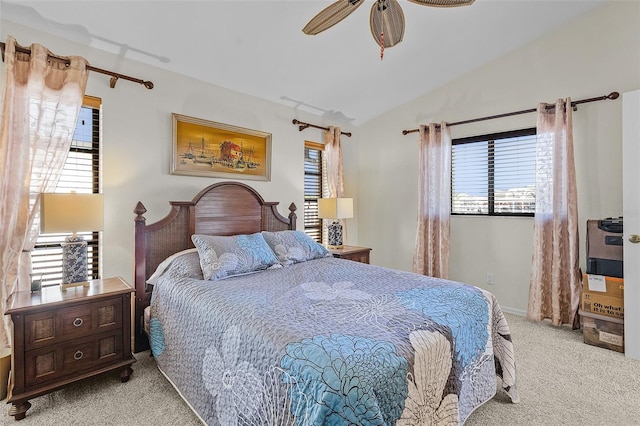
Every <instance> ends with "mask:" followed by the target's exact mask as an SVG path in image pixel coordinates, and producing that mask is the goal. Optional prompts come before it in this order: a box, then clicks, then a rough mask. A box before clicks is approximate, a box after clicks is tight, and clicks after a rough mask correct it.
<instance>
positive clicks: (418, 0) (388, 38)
mask: <svg viewBox="0 0 640 426" xmlns="http://www.w3.org/2000/svg"><path fill="white" fill-rule="evenodd" d="M409 1H410V2H412V3H415V4H419V5H422V6H433V7H457V6H468V5H470V4H472V3H473V2H474V1H475V0H409ZM363 3H364V0H337V1H336V2H334V3H332V4H330V5H329V6H327V7H326V8H324V9H323V10H322V11H320V13H318V14H317V15H316V16H314V17H313V18H312V19H311V20H310V21H309V23H307V25H306V26H305V27H304V28H303V29H302V31H303V32H304V33H305V34H310V35H315V34H318V33H320V32H322V31H324V30H326V29H328V28H331V27H332V26H334V25H335V24H337V23H338V22H340V21H342V20H343V19H345V18H346V17H347V16H349V15H350V14H351V13H353V12H354V11H355V10H356V9H357V8H358V7H360V6H361V5H362V4H363ZM369 27H370V28H371V35H372V36H373V39H374V40H375V41H376V43H377V44H378V46H380V58H381V59H382V56H383V54H384V49H385V48H386V47H393V46H395V45H396V44H398V43H400V42H401V41H402V38H403V37H404V13H403V12H402V8H401V7H400V3H398V0H376V1H375V3H374V4H373V7H372V8H371V14H370V16H369Z"/></svg>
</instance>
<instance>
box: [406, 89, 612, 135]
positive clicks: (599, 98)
mask: <svg viewBox="0 0 640 426" xmlns="http://www.w3.org/2000/svg"><path fill="white" fill-rule="evenodd" d="M618 96H620V93H618V92H611V93H609V94H608V95H604V96H598V97H597V98H589V99H581V100H579V101H574V102H571V107H572V108H573V110H574V111H575V110H576V109H577V108H576V105H579V104H586V103H588V102H595V101H604V100H607V99H612V100H613V99H618ZM550 108H555V106H551V107H550ZM537 110H538V108H531V109H523V110H521V111H514V112H507V113H504V114H498V115H490V116H487V117H480V118H472V119H471V120H464V121H457V122H455V123H448V126H449V127H451V126H457V125H459V124H468V123H475V122H477V121H485V120H493V119H495V118H503V117H510V116H512V115H520V114H528V113H530V112H536V111H537ZM437 127H440V126H439V125H438V126H437ZM419 131H420V129H413V130H403V131H402V134H403V135H408V134H409V133H415V132H419Z"/></svg>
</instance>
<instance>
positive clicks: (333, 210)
mask: <svg viewBox="0 0 640 426" xmlns="http://www.w3.org/2000/svg"><path fill="white" fill-rule="evenodd" d="M318 217H319V218H322V219H333V222H331V223H330V224H329V225H327V231H328V234H329V239H328V244H327V246H328V247H329V248H333V249H336V248H342V247H343V245H342V225H340V222H338V219H348V218H350V217H353V198H320V199H318Z"/></svg>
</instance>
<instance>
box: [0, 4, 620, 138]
mask: <svg viewBox="0 0 640 426" xmlns="http://www.w3.org/2000/svg"><path fill="white" fill-rule="evenodd" d="M399 1H400V4H401V6H402V9H403V11H404V15H405V18H406V29H405V35H404V40H403V41H402V43H400V44H398V45H397V46H395V47H393V48H389V49H386V50H385V52H384V59H383V60H381V59H380V48H379V47H378V45H377V44H376V43H375V41H374V40H373V38H372V36H371V33H370V30H369V9H370V8H371V6H372V4H373V0H366V3H365V4H364V5H363V6H362V7H360V8H359V9H357V10H356V11H355V12H354V13H353V14H351V15H350V16H349V17H347V18H346V19H345V20H344V21H342V22H340V23H338V24H337V25H336V26H334V27H332V28H330V29H328V30H327V31H325V32H323V33H321V34H319V35H316V36H309V35H305V34H303V33H302V27H304V25H305V24H306V23H307V22H308V21H309V20H310V19H311V18H312V17H313V16H314V15H315V14H316V13H317V12H319V11H320V10H322V9H323V8H324V7H326V6H327V5H329V4H331V3H332V2H331V1H320V0H297V1H296V0H289V1H275V0H254V1H248V0H236V1H222V0H209V1H105V0H103V1H20V2H13V1H5V0H0V16H1V17H2V19H6V20H8V21H12V22H15V23H18V24H21V25H24V26H28V27H33V28H37V29H39V30H41V31H46V32H48V33H52V34H54V35H57V36H60V37H63V38H66V39H70V40H73V41H77V42H80V43H82V44H87V45H90V46H92V47H95V48H97V49H102V50H105V51H108V52H111V53H114V54H117V55H119V56H121V57H123V58H126V59H131V60H136V61H140V62H144V63H147V64H150V65H153V66H157V67H160V68H164V69H167V70H170V71H174V72H176V73H180V74H184V75H187V76H190V77H194V78H197V79H199V80H203V81H206V82H209V83H212V84H215V85H218V86H222V87H225V88H228V89H232V90H235V91H238V92H243V93H247V94H251V95H254V96H257V97H260V98H264V99H267V100H271V101H274V102H278V103H281V104H285V105H288V106H292V107H298V108H301V109H304V110H306V111H309V112H312V113H315V114H317V115H320V116H322V117H323V122H328V123H332V122H336V123H337V124H342V125H343V126H344V125H345V124H350V125H353V126H357V125H360V124H362V123H364V122H366V121H367V120H369V119H372V118H374V117H376V116H378V115H380V114H382V113H384V112H385V111H388V110H390V109H392V108H394V107H396V106H398V105H401V104H403V103H405V102H407V101H410V100H412V99H415V98H417V97H419V96H420V95H422V94H424V93H427V92H429V91H431V90H433V89H434V88H436V87H439V86H441V85H443V84H446V83H447V82H449V81H451V80H453V79H454V78H456V77H458V76H460V75H462V74H464V73H466V72H468V71H470V70H472V69H474V68H476V67H478V66H480V65H482V64H484V63H487V62H489V61H491V60H493V59H495V58H497V57H500V56H502V55H504V54H506V53H508V52H510V51H513V50H515V49H518V48H519V47H520V46H522V45H524V44H526V43H529V42H530V41H532V40H535V39H537V38H540V37H542V36H544V35H545V34H546V33H548V32H549V31H552V30H554V29H556V28H559V27H560V26H562V25H565V24H566V23H567V22H569V21H571V20H573V19H576V18H577V17H578V16H580V15H582V14H584V13H586V12H588V11H590V10H592V9H593V8H595V7H597V6H599V5H601V4H603V3H605V2H606V1H607V0H588V1H587V0H552V1H545V0H476V2H475V3H474V4H473V5H471V6H467V7H459V8H432V7H425V6H421V5H417V4H415V3H412V2H409V1H405V0H399ZM609 1H611V0H609ZM18 42H19V43H21V44H30V43H32V42H37V43H41V44H44V45H46V40H18ZM56 53H59V54H67V55H68V54H74V52H56ZM92 65H94V66H96V67H100V68H105V69H112V70H114V71H117V72H121V73H124V74H126V73H127V69H126V66H124V67H118V68H114V67H115V66H116V65H115V64H97V63H95V64H92ZM125 65H126V64H125ZM135 77H137V78H145V76H135Z"/></svg>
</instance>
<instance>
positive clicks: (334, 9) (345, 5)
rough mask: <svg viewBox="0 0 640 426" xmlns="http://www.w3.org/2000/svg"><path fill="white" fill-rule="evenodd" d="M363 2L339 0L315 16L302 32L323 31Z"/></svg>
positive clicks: (310, 33) (311, 33) (314, 32)
mask: <svg viewBox="0 0 640 426" xmlns="http://www.w3.org/2000/svg"><path fill="white" fill-rule="evenodd" d="M363 3H364V0H338V1H337V2H335V3H333V4H331V5H330V6H328V7H326V8H325V9H323V10H322V11H320V13H318V14H317V15H316V16H314V17H313V19H311V20H310V21H309V23H308V24H307V25H306V26H305V27H304V28H303V29H302V32H303V33H305V34H309V35H315V34H318V33H321V32H322V31H324V30H326V29H328V28H331V27H333V26H334V25H335V24H337V23H338V22H340V21H342V20H343V19H344V18H346V17H347V16H349V15H350V14H351V13H353V11H354V10H356V9H357V8H358V7H359V6H360V5H362V4H363Z"/></svg>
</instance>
